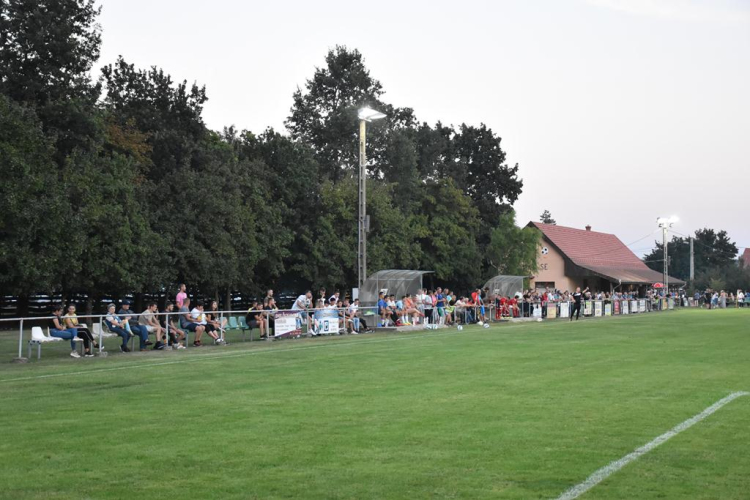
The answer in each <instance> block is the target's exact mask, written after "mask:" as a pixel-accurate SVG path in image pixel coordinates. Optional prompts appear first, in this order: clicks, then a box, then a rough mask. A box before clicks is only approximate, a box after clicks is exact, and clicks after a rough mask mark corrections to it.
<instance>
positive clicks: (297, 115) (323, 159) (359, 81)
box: [286, 46, 414, 181]
mask: <svg viewBox="0 0 750 500" xmlns="http://www.w3.org/2000/svg"><path fill="white" fill-rule="evenodd" d="M325 62H326V64H325V66H324V67H322V68H317V69H316V70H315V74H314V75H313V77H312V78H311V79H310V80H308V81H307V82H306V84H305V88H304V91H303V90H302V89H297V91H296V92H295V93H294V96H293V100H294V104H293V105H292V109H291V114H290V116H289V117H288V118H287V121H286V126H287V129H288V130H289V132H290V133H291V135H292V138H294V139H295V140H300V141H302V142H304V143H305V144H307V145H308V146H310V147H311V148H312V150H313V151H314V152H315V157H316V159H317V160H318V163H319V164H320V167H321V175H323V176H325V177H326V178H328V179H331V180H333V181H338V180H340V179H342V178H343V177H344V176H345V175H351V174H352V173H353V172H356V167H357V165H358V162H359V149H358V147H359V142H358V134H359V126H358V123H359V119H358V116H357V110H358V109H359V108H361V107H363V106H370V107H372V108H375V109H377V110H378V111H381V112H383V113H385V114H386V118H385V119H383V120H378V121H375V122H373V123H371V124H369V126H368V130H367V142H368V145H367V155H368V158H369V159H370V162H369V163H370V165H369V166H370V173H371V175H373V176H374V177H378V176H380V174H381V173H382V171H381V169H382V166H383V164H384V159H385V158H384V157H385V149H386V143H387V137H388V133H389V131H391V130H396V129H400V128H404V127H410V126H412V125H413V124H414V117H413V113H412V110H411V109H409V108H403V109H402V108H395V107H393V106H391V105H390V104H387V103H386V102H384V101H383V100H382V97H383V94H384V92H383V87H382V85H381V84H380V82H379V81H377V80H376V79H374V78H373V77H372V76H370V71H369V70H368V69H367V68H366V66H365V64H364V58H363V57H362V54H361V53H360V52H359V51H357V50H349V49H347V48H346V47H343V46H336V47H335V48H334V49H332V50H330V51H329V52H328V54H327V55H326V60H325Z"/></svg>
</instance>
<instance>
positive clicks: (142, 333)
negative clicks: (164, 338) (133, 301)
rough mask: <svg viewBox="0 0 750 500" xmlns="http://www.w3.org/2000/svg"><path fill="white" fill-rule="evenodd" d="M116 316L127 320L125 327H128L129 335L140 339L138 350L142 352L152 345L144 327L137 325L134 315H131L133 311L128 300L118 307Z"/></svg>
mask: <svg viewBox="0 0 750 500" xmlns="http://www.w3.org/2000/svg"><path fill="white" fill-rule="evenodd" d="M117 314H119V315H120V317H121V318H122V319H126V320H128V322H127V325H128V326H129V330H130V332H131V333H134V334H136V335H138V337H139V338H140V344H139V346H140V349H141V351H142V350H144V349H145V348H146V347H147V346H150V345H152V344H153V342H151V341H150V340H149V339H148V330H147V329H146V327H145V326H143V327H142V326H141V325H139V324H137V323H138V322H137V319H136V315H135V314H133V311H131V310H130V301H129V300H123V301H122V306H121V307H120V310H119V311H118V312H117Z"/></svg>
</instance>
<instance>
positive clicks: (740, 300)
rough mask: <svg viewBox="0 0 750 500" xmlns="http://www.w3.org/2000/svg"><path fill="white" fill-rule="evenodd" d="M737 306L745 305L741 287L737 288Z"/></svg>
mask: <svg viewBox="0 0 750 500" xmlns="http://www.w3.org/2000/svg"><path fill="white" fill-rule="evenodd" d="M737 307H745V293H744V292H743V291H742V290H741V289H740V290H737Z"/></svg>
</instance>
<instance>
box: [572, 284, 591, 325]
mask: <svg viewBox="0 0 750 500" xmlns="http://www.w3.org/2000/svg"><path fill="white" fill-rule="evenodd" d="M588 291H589V289H588V288H586V290H584V291H583V292H584V293H586V292H588ZM582 298H583V294H582V293H581V287H580V286H579V287H576V291H575V293H574V294H573V310H572V311H570V321H573V316H574V315H575V317H576V321H578V318H579V317H580V316H581V299H582Z"/></svg>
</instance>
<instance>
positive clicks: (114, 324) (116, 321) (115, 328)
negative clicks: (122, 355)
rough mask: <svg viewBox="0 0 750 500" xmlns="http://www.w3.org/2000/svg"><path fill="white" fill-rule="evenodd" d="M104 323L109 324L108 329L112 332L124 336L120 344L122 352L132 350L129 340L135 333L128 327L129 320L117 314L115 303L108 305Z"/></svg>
mask: <svg viewBox="0 0 750 500" xmlns="http://www.w3.org/2000/svg"><path fill="white" fill-rule="evenodd" d="M104 324H105V325H107V329H108V330H109V331H110V332H112V333H116V334H117V335H119V336H120V337H122V345H121V346H120V350H121V351H122V352H130V348H128V341H129V340H130V337H132V336H133V335H132V334H131V333H130V331H129V330H128V329H127V327H128V320H126V319H122V318H120V317H119V316H117V315H116V314H115V305H114V304H109V305H108V306H107V316H105V318H104Z"/></svg>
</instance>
